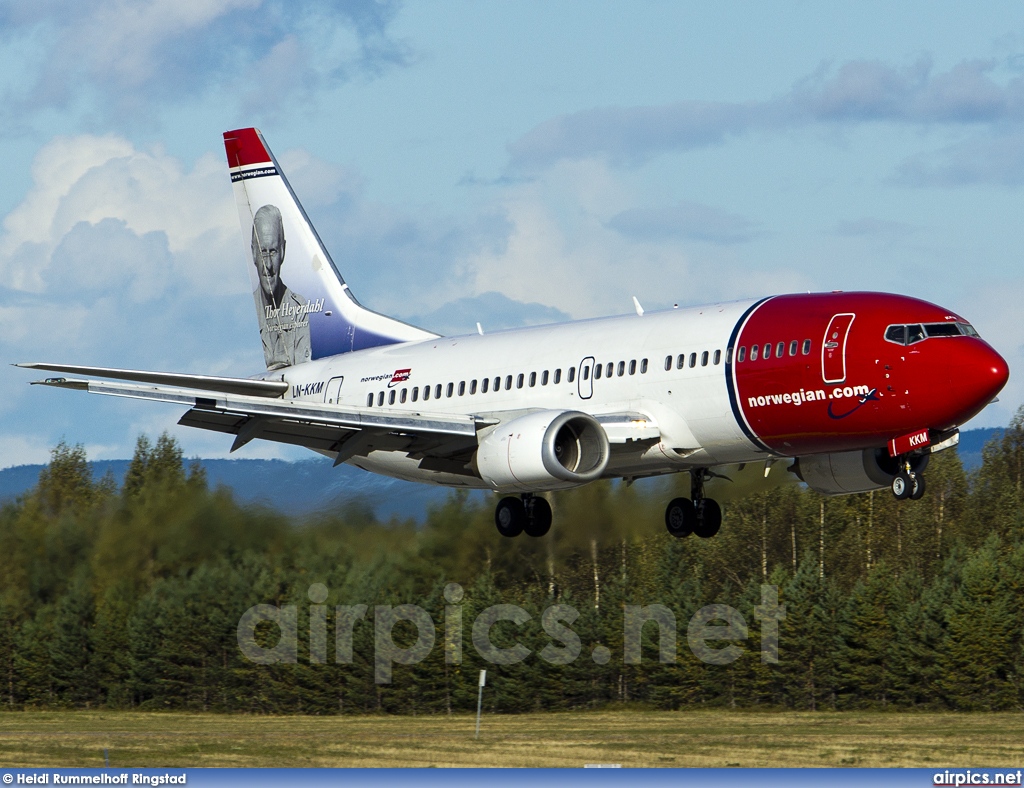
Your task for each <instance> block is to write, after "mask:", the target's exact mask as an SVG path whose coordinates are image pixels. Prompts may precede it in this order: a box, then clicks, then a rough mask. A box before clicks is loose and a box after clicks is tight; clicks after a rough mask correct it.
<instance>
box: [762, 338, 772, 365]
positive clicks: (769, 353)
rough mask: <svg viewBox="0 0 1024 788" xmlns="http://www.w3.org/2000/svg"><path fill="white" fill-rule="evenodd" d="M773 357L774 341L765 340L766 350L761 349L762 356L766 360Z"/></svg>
mask: <svg viewBox="0 0 1024 788" xmlns="http://www.w3.org/2000/svg"><path fill="white" fill-rule="evenodd" d="M771 357H772V343H771V342H765V343H764V350H763V351H761V358H763V359H764V360H765V361H767V360H768V359H770V358H771Z"/></svg>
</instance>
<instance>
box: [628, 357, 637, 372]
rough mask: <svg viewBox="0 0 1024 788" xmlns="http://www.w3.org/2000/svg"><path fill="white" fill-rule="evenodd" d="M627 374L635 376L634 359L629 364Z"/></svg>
mask: <svg viewBox="0 0 1024 788" xmlns="http://www.w3.org/2000/svg"><path fill="white" fill-rule="evenodd" d="M629 374H630V375H635V374H636V359H633V360H632V361H630V362H629Z"/></svg>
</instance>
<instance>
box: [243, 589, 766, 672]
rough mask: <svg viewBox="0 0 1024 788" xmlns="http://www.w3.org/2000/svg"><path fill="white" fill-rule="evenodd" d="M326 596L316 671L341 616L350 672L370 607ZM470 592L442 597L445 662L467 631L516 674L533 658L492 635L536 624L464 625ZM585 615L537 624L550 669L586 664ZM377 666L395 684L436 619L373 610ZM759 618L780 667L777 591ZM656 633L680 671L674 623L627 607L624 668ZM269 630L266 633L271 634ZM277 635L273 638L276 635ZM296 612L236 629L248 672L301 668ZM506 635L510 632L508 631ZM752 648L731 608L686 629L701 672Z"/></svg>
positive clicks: (273, 612)
mask: <svg viewBox="0 0 1024 788" xmlns="http://www.w3.org/2000/svg"><path fill="white" fill-rule="evenodd" d="M327 595H328V591H327V586H325V585H324V584H323V583H313V584H312V585H311V586H310V587H309V590H308V592H307V596H308V597H309V601H310V602H313V604H312V605H310V606H309V662H310V664H311V665H323V664H327V662H328V656H327V642H328V639H327V620H328V614H329V612H333V613H334V635H335V637H334V641H335V642H334V662H335V663H339V664H351V663H352V662H353V658H354V655H353V642H354V630H355V627H356V626H358V625H360V624H362V625H363V626H367V625H369V624H370V622H369V621H367V620H366V617H367V614H368V613H369V610H370V608H369V606H368V605H337V606H335V607H334V609H333V611H330V609H329V608H328V606H327V605H325V604H323V603H324V602H326V601H327ZM463 595H464V594H463V589H462V586H460V585H459V584H458V583H449V584H448V585H447V586H445V589H444V600H445V602H446V603H447V604H446V605H445V608H444V620H443V622H442V624H441V625H442V627H443V642H444V660H445V663H446V664H449V665H461V664H462V660H463V654H462V649H463V640H464V638H463V632H464V628H465V627H466V626H467V625H468V626H469V629H470V635H471V638H470V640H471V642H472V645H473V647H474V648H475V649H476V652H477V654H479V656H480V658H481V659H483V660H485V661H486V662H489V663H491V664H493V665H515V664H517V663H519V662H522V661H524V660H525V659H527V658H528V657H530V656H531V655H533V654H534V652H533V651H531V650H530V649H529V648H527V647H526V646H524V645H523V644H522V642H520V641H519V640H515V642H514V643H513V644H512V645H510V646H504V647H500V646H497V645H495V643H494V642H493V639H492V636H491V631H492V629H493V628H494V627H495V626H496V625H497V624H498V623H499V622H511V623H512V624H514V625H515V626H516V627H518V628H520V629H521V628H523V627H525V626H526V625H527V624H530V623H531V622H533V621H534V616H533V615H532V614H531V613H530V612H529V611H527V610H525V609H524V608H522V607H519V606H518V605H509V604H499V605H491V606H490V607H488V608H485V609H484V610H482V611H480V613H478V614H477V615H476V617H475V618H474V619H473V621H472V622H464V620H463V618H464V616H463V613H464V610H463V608H464V605H463V604H462V600H463ZM579 616H580V612H579V611H578V610H577V609H576V608H574V607H573V606H572V605H563V604H552V605H549V606H548V607H547V608H545V609H544V611H543V612H542V613H541V615H540V625H541V628H542V630H543V632H544V634H545V635H547V637H548V638H549V639H550V642H548V643H547V644H546V645H545V646H544V647H543V648H541V649H540V650H539V651H537V652H536V654H537V656H539V657H540V658H541V659H543V660H544V661H545V662H548V663H549V664H552V665H568V664H571V663H572V662H575V661H576V660H577V659H579V658H580V656H581V655H582V654H583V650H584V644H583V642H582V640H581V639H580V636H579V635H578V634H577V633H576V632H574V631H573V629H572V626H571V625H572V623H573V622H574V621H576V619H577V618H579ZM372 617H373V622H372V626H373V651H374V653H373V664H374V676H373V678H374V682H375V683H377V684H390V683H391V676H392V671H393V667H394V666H395V665H415V664H417V663H419V662H422V661H423V660H425V659H426V658H427V657H428V656H430V654H431V652H432V651H433V649H434V646H435V644H436V642H437V639H438V632H437V626H436V624H435V622H434V619H433V618H432V617H431V615H430V613H429V612H427V611H426V610H425V609H424V608H422V607H420V606H419V605H413V604H404V605H394V606H392V605H376V606H374V608H373V613H372ZM754 617H755V618H756V619H757V620H758V622H759V623H760V644H759V647H760V652H761V662H763V663H765V664H777V663H778V661H779V621H781V620H783V619H784V618H785V617H786V607H785V605H780V604H779V590H778V587H777V586H773V585H762V586H761V604H760V605H758V606H757V607H755V608H754ZM402 621H405V622H409V623H410V624H411V625H412V626H413V628H415V630H416V639H415V642H413V643H412V645H410V646H408V647H404V648H403V647H401V646H399V645H397V644H396V643H395V639H394V637H393V632H394V629H395V626H396V625H397V624H399V622H402ZM649 623H652V624H654V625H655V626H656V627H657V633H658V634H657V640H658V659H659V661H660V662H663V663H675V662H676V652H677V642H676V640H677V639H676V633H677V625H676V617H675V614H674V613H673V612H672V610H671V609H669V608H668V607H666V606H665V605H660V604H651V605H624V606H623V631H622V642H623V651H622V661H623V662H624V664H626V665H639V664H640V663H641V653H642V647H641V643H642V634H643V631H644V627H645V625H647V624H649ZM261 625H262V626H263V634H264V635H266V634H267V631H266V630H268V629H270V630H271V635H270V638H269V640H271V641H275V642H273V644H270V643H269V642H268V640H267V639H266V638H259V640H261V641H262V643H261V642H257V641H258V638H257V633H256V630H257V628H258V627H261ZM268 625H269V626H268ZM274 628H276V633H273V629H274ZM298 628H299V609H298V606H297V605H254V606H253V607H251V608H249V609H248V610H247V611H245V613H244V614H242V617H241V618H240V619H239V621H238V627H237V638H238V648H239V649H240V650H241V652H242V655H243V656H244V657H245V658H246V659H248V660H249V661H251V662H254V663H257V664H260V665H273V664H277V663H296V662H298V655H299V648H298V646H299V632H298ZM503 629H505V631H506V632H507V631H508V626H507V625H505V627H503ZM747 639H748V628H747V622H746V620H745V619H744V617H743V615H742V614H741V613H740V612H739V611H738V610H736V609H735V608H733V607H730V606H729V605H706V606H705V607H702V608H701V609H700V610H698V611H697V612H696V613H694V614H693V616H691V617H690V620H689V622H688V623H687V626H686V642H687V645H688V646H689V647H690V650H691V651H692V652H693V655H694V656H695V657H697V659H699V660H700V661H701V662H704V663H706V664H708V665H728V664H731V663H733V662H735V661H736V660H737V659H739V657H740V656H741V654H742V653H743V649H742V647H741V646H740V645H738V644H739V643H740V642H742V641H745V640H747ZM713 644H714V645H713ZM589 645H590V658H591V659H592V660H593V661H594V662H595V663H596V664H598V665H605V664H607V663H608V662H609V661H611V659H612V652H611V649H609V648H608V647H607V646H605V645H603V644H600V643H598V644H596V645H595V644H589Z"/></svg>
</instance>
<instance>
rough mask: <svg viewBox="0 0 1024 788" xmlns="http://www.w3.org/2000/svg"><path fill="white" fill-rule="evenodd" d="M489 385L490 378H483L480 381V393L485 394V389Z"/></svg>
mask: <svg viewBox="0 0 1024 788" xmlns="http://www.w3.org/2000/svg"><path fill="white" fill-rule="evenodd" d="M490 385H491V379H490V378H484V379H483V380H481V381H480V393H481V394H486V393H487V389H488V387H489V386H490Z"/></svg>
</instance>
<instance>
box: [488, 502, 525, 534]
mask: <svg viewBox="0 0 1024 788" xmlns="http://www.w3.org/2000/svg"><path fill="white" fill-rule="evenodd" d="M494 524H495V525H496V526H497V527H498V533H499V534H501V535H502V536H507V537H513V536H519V534H521V533H522V532H523V528H524V527H525V526H526V507H525V506H523V502H522V501H521V500H519V499H518V498H513V497H512V496H509V497H508V498H502V499H501V500H500V501H498V505H497V507H496V508H495V509H494Z"/></svg>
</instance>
